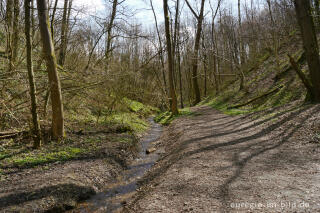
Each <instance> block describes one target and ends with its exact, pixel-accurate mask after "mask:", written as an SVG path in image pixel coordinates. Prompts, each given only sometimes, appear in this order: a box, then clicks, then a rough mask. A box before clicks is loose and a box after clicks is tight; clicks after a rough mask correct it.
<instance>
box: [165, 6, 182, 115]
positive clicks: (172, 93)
mask: <svg viewBox="0 0 320 213" xmlns="http://www.w3.org/2000/svg"><path fill="white" fill-rule="evenodd" d="M163 12H164V24H165V30H166V40H167V52H168V70H169V89H170V99H171V100H170V103H171V104H170V106H171V112H172V114H174V115H177V114H178V113H179V112H178V106H177V96H176V92H175V89H174V84H173V55H172V46H171V35H170V23H169V12H168V0H163Z"/></svg>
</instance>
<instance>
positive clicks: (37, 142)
mask: <svg viewBox="0 0 320 213" xmlns="http://www.w3.org/2000/svg"><path fill="white" fill-rule="evenodd" d="M31 1H32V0H25V1H24V11H25V36H26V46H27V69H28V77H29V87H30V98H31V113H32V122H33V131H32V132H33V140H34V143H33V146H34V147H35V148H38V147H40V146H41V131H40V124H39V118H38V112H37V98H36V93H37V92H36V84H35V81H34V73H33V67H32V42H31V36H30V25H31V24H30V22H31V19H30V18H31V17H30V3H31Z"/></svg>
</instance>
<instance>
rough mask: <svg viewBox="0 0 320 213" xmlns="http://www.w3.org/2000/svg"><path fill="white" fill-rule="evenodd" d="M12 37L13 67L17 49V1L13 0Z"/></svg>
mask: <svg viewBox="0 0 320 213" xmlns="http://www.w3.org/2000/svg"><path fill="white" fill-rule="evenodd" d="M13 7H14V17H13V35H12V64H13V66H14V67H15V65H16V61H17V55H18V48H19V42H18V41H19V13H20V4H19V0H14V6H13Z"/></svg>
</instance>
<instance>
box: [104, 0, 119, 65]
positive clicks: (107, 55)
mask: <svg viewBox="0 0 320 213" xmlns="http://www.w3.org/2000/svg"><path fill="white" fill-rule="evenodd" d="M117 6H118V0H113V4H112V12H111V17H110V21H109V23H108V26H107V36H106V37H107V40H106V52H105V58H106V71H107V70H108V68H109V58H110V52H111V42H112V34H111V33H112V28H113V24H114V20H115V18H116V15H117Z"/></svg>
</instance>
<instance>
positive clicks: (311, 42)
mask: <svg viewBox="0 0 320 213" xmlns="http://www.w3.org/2000/svg"><path fill="white" fill-rule="evenodd" d="M294 5H295V9H296V14H297V20H298V23H299V25H300V29H301V35H302V40H303V47H304V50H305V53H306V59H307V62H308V67H309V72H310V78H311V82H312V87H313V95H314V97H311V101H315V102H320V60H319V46H318V41H317V37H316V32H315V27H314V23H313V19H312V16H311V8H310V2H309V1H305V0H294Z"/></svg>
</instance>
